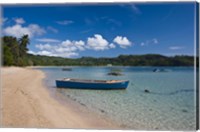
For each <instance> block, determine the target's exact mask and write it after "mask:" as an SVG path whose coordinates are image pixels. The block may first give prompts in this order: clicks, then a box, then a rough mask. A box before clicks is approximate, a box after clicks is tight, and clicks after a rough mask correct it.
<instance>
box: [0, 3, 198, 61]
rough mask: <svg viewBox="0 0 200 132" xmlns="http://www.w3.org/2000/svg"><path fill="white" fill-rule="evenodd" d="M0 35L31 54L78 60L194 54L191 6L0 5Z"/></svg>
mask: <svg viewBox="0 0 200 132" xmlns="http://www.w3.org/2000/svg"><path fill="white" fill-rule="evenodd" d="M2 9H3V15H2V16H3V17H2V21H3V28H2V33H3V35H11V36H16V37H18V38H19V37H20V36H22V35H23V34H28V35H29V36H30V45H29V53H31V54H40V55H47V56H61V57H70V58H77V57H82V56H93V57H116V56H118V55H120V54H149V53H155V54H163V55H167V56H173V55H193V54H194V28H195V25H194V22H195V21H194V18H195V16H194V15H195V14H194V13H195V12H194V9H195V2H190V3H186V2H185V3H183V2H182V3H181V2H179V3H126V4H123V3H120V4H119V3H112V4H75V5H72V4H71V5H70V4H62V5H55V4H54V5H23V6H19V5H18V6H14V5H10V6H6V5H5V6H3V8H2Z"/></svg>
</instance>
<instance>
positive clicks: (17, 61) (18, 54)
mask: <svg viewBox="0 0 200 132" xmlns="http://www.w3.org/2000/svg"><path fill="white" fill-rule="evenodd" d="M2 44H3V47H2V48H3V58H2V59H3V61H2V63H3V65H4V66H65V65H68V66H105V65H108V64H111V65H123V66H193V65H194V59H195V58H194V57H193V56H187V55H177V56H173V57H169V56H163V55H160V54H145V55H119V56H118V57H113V58H108V57H100V58H94V57H81V58H75V59H71V58H62V57H49V56H41V55H32V54H28V53H27V51H28V48H27V46H28V45H29V44H30V40H29V37H28V35H24V36H22V37H21V38H19V39H17V38H16V37H12V36H4V37H3V38H2ZM197 60H198V59H197Z"/></svg>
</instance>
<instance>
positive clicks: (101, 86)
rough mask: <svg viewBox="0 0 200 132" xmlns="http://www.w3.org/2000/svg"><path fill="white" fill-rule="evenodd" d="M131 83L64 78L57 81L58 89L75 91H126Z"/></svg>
mask: <svg viewBox="0 0 200 132" xmlns="http://www.w3.org/2000/svg"><path fill="white" fill-rule="evenodd" d="M128 84H129V81H127V80H85V79H72V78H64V79H59V80H56V86H57V87H58V88H73V89H94V90H95V89H98V90H112V89H126V88H127V87H128Z"/></svg>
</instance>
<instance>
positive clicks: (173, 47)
mask: <svg viewBox="0 0 200 132" xmlns="http://www.w3.org/2000/svg"><path fill="white" fill-rule="evenodd" d="M184 48H185V47H182V46H171V47H169V49H170V50H181V49H184Z"/></svg>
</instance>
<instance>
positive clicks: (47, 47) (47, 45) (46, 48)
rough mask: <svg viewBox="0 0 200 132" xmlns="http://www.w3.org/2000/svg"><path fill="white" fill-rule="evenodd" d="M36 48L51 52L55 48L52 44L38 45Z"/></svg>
mask: <svg viewBox="0 0 200 132" xmlns="http://www.w3.org/2000/svg"><path fill="white" fill-rule="evenodd" d="M35 47H36V48H38V49H40V50H51V48H53V47H52V46H51V45H50V44H36V45H35Z"/></svg>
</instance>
